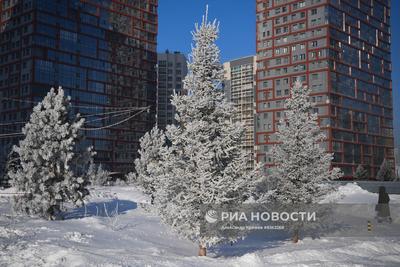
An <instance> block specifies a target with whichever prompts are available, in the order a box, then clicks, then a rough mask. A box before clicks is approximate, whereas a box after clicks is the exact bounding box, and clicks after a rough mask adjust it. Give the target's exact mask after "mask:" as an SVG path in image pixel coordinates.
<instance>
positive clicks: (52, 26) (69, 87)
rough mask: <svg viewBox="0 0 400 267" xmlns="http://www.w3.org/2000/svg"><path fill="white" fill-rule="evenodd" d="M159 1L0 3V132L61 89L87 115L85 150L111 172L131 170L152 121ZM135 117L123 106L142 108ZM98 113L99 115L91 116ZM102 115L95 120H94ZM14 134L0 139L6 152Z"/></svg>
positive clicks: (11, 129)
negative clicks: (88, 148) (90, 150)
mask: <svg viewBox="0 0 400 267" xmlns="http://www.w3.org/2000/svg"><path fill="white" fill-rule="evenodd" d="M157 4H158V3H157V0H134V1H114V0H108V1H107V0H106V1H94V0H80V1H79V0H59V1H53V0H17V1H0V7H1V11H2V16H1V52H0V53H1V54H0V55H1V56H0V58H1V61H0V96H1V97H2V99H0V101H1V106H0V123H3V124H4V123H14V124H10V125H7V126H5V127H1V130H0V135H1V134H6V133H10V132H20V131H21V127H22V126H23V123H21V124H19V123H15V122H26V121H27V120H28V119H29V114H30V112H31V110H32V107H33V106H34V105H35V104H36V103H37V102H38V101H40V100H41V99H42V98H43V97H44V96H45V95H46V93H47V92H48V91H49V89H50V87H56V88H58V86H62V87H63V88H64V89H65V91H66V93H67V94H68V95H70V96H71V102H72V105H73V107H74V111H75V112H79V113H81V114H82V115H83V116H88V117H87V121H88V123H87V124H86V125H85V127H86V128H100V127H106V128H105V129H103V130H87V131H85V132H84V133H85V136H86V140H85V141H84V145H93V146H94V149H95V150H96V151H97V156H96V158H95V160H96V162H97V163H102V164H103V165H104V166H105V167H106V168H107V169H109V170H111V171H114V172H128V171H130V170H132V167H133V160H134V158H135V157H136V155H137V150H138V144H139V143H138V142H139V138H140V137H141V136H142V135H143V134H144V133H145V132H146V131H147V130H149V129H150V128H151V127H152V126H153V125H154V123H155V110H156V106H155V104H156V69H155V66H156V60H157V54H156V46H157V43H156V37H157ZM147 106H150V110H151V111H150V112H149V113H146V112H144V113H142V114H140V115H139V116H136V117H135V118H133V119H131V120H128V121H127V122H125V123H123V124H119V125H117V126H115V127H111V128H109V127H107V126H109V125H111V124H114V123H116V122H119V121H121V120H122V119H125V118H127V117H129V116H131V115H133V113H134V112H137V111H132V112H131V113H129V114H128V112H126V113H124V114H121V113H112V114H107V115H104V113H109V112H116V111H120V110H121V109H122V108H124V109H125V108H130V107H136V108H140V107H147ZM96 114H97V115H96ZM100 114H101V115H100ZM17 141H18V138H17V137H12V138H4V136H2V137H1V138H0V144H1V147H2V151H1V152H2V153H1V155H0V170H2V169H3V168H2V165H3V163H4V159H5V158H4V155H5V154H7V153H8V151H9V148H10V146H11V145H12V144H16V143H17Z"/></svg>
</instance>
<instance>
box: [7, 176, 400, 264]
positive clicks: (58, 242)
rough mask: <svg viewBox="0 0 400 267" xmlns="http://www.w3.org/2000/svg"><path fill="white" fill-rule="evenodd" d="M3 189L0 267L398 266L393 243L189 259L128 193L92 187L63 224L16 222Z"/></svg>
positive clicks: (277, 244) (368, 199) (272, 246)
mask: <svg viewBox="0 0 400 267" xmlns="http://www.w3.org/2000/svg"><path fill="white" fill-rule="evenodd" d="M11 191H12V190H7V191H0V214H1V216H0V266H171V267H172V266H246V267H253V266H400V239H399V237H393V238H383V237H376V238H349V237H348V238H345V237H336V238H321V239H316V240H312V239H309V238H305V239H303V240H301V241H300V242H299V243H298V244H293V243H291V241H290V240H289V239H287V238H276V237H275V238H273V237H270V238H265V237H263V238H260V237H257V236H251V237H249V238H247V239H245V240H243V241H240V242H239V243H237V244H234V245H233V246H230V245H225V246H221V247H217V248H215V249H212V250H210V251H209V253H208V257H197V256H196V255H197V250H198V248H197V245H196V244H193V243H191V242H189V241H186V240H180V239H179V238H178V237H177V236H176V235H175V234H174V233H173V232H171V231H170V230H169V229H168V227H166V226H164V225H162V224H161V223H160V221H159V219H158V218H157V217H156V216H154V215H151V214H150V213H148V212H146V211H145V210H144V209H143V204H142V203H146V202H147V201H148V200H147V199H146V197H144V196H143V195H142V194H141V193H140V192H139V191H137V190H136V189H135V188H132V187H104V188H96V189H95V190H92V194H91V198H90V203H88V205H87V207H86V209H84V208H81V209H75V210H72V211H71V212H69V213H67V214H66V216H65V220H63V221H61V220H59V221H45V220H42V219H35V218H27V217H21V216H16V215H15V214H13V213H12V211H11V210H10V205H11V204H10V197H9V196H10V195H9V193H10V192H11ZM339 195H343V199H342V200H341V201H340V202H342V203H376V202H377V199H378V196H377V194H373V193H369V192H367V191H364V190H363V189H361V188H360V187H358V186H357V185H355V184H347V185H346V186H342V187H341V188H340V190H339V192H337V193H335V194H334V195H331V196H329V197H328V199H334V198H337V197H338V196H339ZM390 197H391V202H390V203H391V204H392V203H400V196H399V195H391V196H390ZM117 211H118V214H119V215H118V216H114V215H115V213H117ZM399 230H400V229H399Z"/></svg>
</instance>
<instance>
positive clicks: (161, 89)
mask: <svg viewBox="0 0 400 267" xmlns="http://www.w3.org/2000/svg"><path fill="white" fill-rule="evenodd" d="M157 63H158V65H157V75H158V77H157V124H158V127H159V128H161V129H165V127H166V126H167V125H168V124H173V123H175V108H174V106H172V104H171V97H172V94H173V93H174V91H175V92H176V93H177V94H181V93H182V92H183V91H182V90H183V79H184V78H185V76H186V74H187V71H188V70H187V60H186V57H185V55H183V54H181V53H180V52H177V51H175V52H172V53H171V52H169V51H165V53H158V57H157Z"/></svg>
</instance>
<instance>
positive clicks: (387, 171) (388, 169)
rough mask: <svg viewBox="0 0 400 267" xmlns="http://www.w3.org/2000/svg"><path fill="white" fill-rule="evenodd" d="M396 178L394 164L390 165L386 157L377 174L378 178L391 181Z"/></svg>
mask: <svg viewBox="0 0 400 267" xmlns="http://www.w3.org/2000/svg"><path fill="white" fill-rule="evenodd" d="M393 179H394V173H393V169H392V166H390V164H389V162H388V161H387V160H386V159H384V160H383V161H382V164H381V166H380V168H379V171H378V173H377V174H376V180H379V181H391V180H393Z"/></svg>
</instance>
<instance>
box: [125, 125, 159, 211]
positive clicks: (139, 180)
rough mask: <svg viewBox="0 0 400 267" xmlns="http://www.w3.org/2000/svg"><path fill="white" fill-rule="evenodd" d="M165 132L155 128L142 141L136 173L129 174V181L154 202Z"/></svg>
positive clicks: (136, 161) (136, 162) (136, 163)
mask: <svg viewBox="0 0 400 267" xmlns="http://www.w3.org/2000/svg"><path fill="white" fill-rule="evenodd" d="M165 145H166V144H165V135H164V132H163V130H160V129H159V128H158V127H157V126H155V127H154V128H153V129H152V130H151V131H150V132H148V133H146V134H145V135H144V136H143V137H142V138H141V139H140V150H139V155H140V157H139V158H137V159H136V160H135V171H136V173H130V174H128V177H127V180H128V181H134V183H135V184H137V185H138V186H139V187H140V188H141V189H142V190H143V192H144V193H146V194H147V195H149V196H150V198H151V204H153V202H154V193H155V190H156V189H155V185H156V183H158V177H159V175H160V164H161V160H162V155H161V149H162V147H163V146H165Z"/></svg>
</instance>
